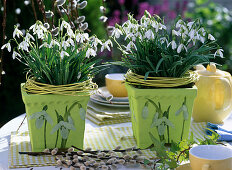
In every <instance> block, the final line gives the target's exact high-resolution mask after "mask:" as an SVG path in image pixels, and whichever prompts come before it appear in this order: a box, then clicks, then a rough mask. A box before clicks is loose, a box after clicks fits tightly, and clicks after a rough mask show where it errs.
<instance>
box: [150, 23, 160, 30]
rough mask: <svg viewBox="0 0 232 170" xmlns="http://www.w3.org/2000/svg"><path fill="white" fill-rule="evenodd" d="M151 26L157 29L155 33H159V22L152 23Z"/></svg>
mask: <svg viewBox="0 0 232 170" xmlns="http://www.w3.org/2000/svg"><path fill="white" fill-rule="evenodd" d="M151 26H152V27H153V28H155V32H158V31H159V23H158V22H157V21H152V23H151Z"/></svg>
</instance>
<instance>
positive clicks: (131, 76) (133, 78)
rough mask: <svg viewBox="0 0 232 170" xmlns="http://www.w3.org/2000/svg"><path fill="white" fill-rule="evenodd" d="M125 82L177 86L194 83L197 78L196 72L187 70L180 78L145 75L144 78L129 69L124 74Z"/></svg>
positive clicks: (155, 85) (151, 85)
mask: <svg viewBox="0 0 232 170" xmlns="http://www.w3.org/2000/svg"><path fill="white" fill-rule="evenodd" d="M125 77H126V82H127V83H128V84H131V85H141V86H148V87H178V86H183V85H187V84H190V83H195V82H196V81H197V80H198V74H197V73H196V72H194V71H188V72H187V73H186V74H185V75H184V76H183V77H181V78H173V77H147V79H146V80H144V76H141V75H138V74H135V73H133V72H132V71H131V70H129V71H128V72H127V73H126V75H125Z"/></svg>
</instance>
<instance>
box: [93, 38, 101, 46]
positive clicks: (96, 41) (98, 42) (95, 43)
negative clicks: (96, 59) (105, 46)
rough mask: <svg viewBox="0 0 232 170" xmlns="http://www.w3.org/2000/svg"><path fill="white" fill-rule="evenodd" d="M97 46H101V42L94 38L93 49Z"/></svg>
mask: <svg viewBox="0 0 232 170" xmlns="http://www.w3.org/2000/svg"><path fill="white" fill-rule="evenodd" d="M98 44H101V45H102V42H101V40H99V39H98V38H96V37H94V40H93V46H94V47H97V45H98Z"/></svg>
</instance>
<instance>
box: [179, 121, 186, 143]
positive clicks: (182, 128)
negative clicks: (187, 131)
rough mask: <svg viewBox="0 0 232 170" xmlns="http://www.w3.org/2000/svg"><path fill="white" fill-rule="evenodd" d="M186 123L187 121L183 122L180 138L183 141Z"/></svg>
mask: <svg viewBox="0 0 232 170" xmlns="http://www.w3.org/2000/svg"><path fill="white" fill-rule="evenodd" d="M184 123H185V120H183V126H182V132H181V137H180V140H181V141H182V138H183V134H184Z"/></svg>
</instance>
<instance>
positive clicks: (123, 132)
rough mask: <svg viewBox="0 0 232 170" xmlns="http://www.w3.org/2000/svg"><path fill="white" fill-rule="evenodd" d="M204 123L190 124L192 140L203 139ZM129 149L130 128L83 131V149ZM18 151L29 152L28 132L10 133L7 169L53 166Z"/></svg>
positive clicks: (49, 159) (150, 154)
mask: <svg viewBox="0 0 232 170" xmlns="http://www.w3.org/2000/svg"><path fill="white" fill-rule="evenodd" d="M205 127H206V123H192V124H191V129H190V133H191V132H193V134H194V138H195V139H197V138H199V139H203V138H205V137H206V134H205V132H204V128H205ZM118 145H120V146H122V148H129V147H133V146H136V142H135V139H134V137H133V133H132V129H131V127H120V128H112V127H101V128H95V129H94V130H88V129H86V131H85V139H84V148H87V147H91V148H92V149H93V150H104V149H110V150H111V149H114V148H115V147H116V146H118ZM20 151H22V152H23V151H31V146H30V138H29V133H28V132H23V133H17V132H12V134H11V143H10V153H9V168H25V167H26V168H27V167H38V166H53V165H55V159H54V157H52V156H28V155H20V154H18V152H20ZM142 152H143V155H144V156H146V157H148V158H152V157H155V156H156V155H155V153H154V152H152V151H150V150H143V151H142Z"/></svg>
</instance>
